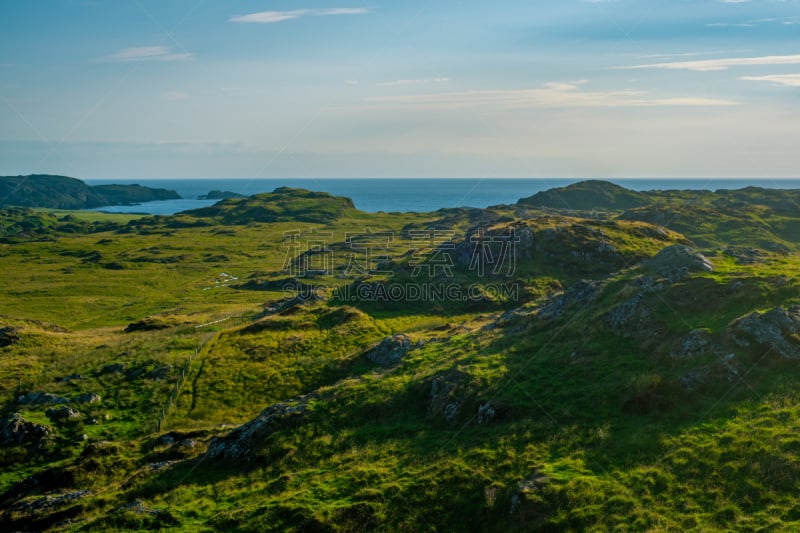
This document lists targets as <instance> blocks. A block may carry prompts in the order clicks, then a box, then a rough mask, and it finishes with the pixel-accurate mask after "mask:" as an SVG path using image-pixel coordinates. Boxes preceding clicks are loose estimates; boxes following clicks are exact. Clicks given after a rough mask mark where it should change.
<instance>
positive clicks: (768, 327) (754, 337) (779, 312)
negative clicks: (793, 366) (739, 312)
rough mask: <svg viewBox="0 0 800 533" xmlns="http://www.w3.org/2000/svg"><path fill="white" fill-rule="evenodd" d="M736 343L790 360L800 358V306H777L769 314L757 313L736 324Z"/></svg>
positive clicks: (733, 328)
mask: <svg viewBox="0 0 800 533" xmlns="http://www.w3.org/2000/svg"><path fill="white" fill-rule="evenodd" d="M731 329H732V332H733V338H734V341H735V342H736V343H737V344H738V345H739V346H743V347H747V346H751V345H753V344H755V345H757V346H762V347H765V348H767V349H769V350H771V351H772V352H774V353H776V354H777V355H779V356H781V357H785V358H787V359H797V358H800V341H798V338H797V336H796V335H797V333H798V332H799V331H800V306H793V307H790V308H789V309H785V308H784V307H776V308H775V309H772V310H770V311H767V312H766V313H758V312H754V313H751V314H749V315H747V316H745V317H742V318H740V319H738V320H736V321H735V322H734V323H733V324H732V325H731Z"/></svg>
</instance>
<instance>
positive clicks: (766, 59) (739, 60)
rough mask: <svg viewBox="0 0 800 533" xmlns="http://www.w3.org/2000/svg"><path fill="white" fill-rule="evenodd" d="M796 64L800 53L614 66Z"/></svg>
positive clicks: (710, 67) (682, 67)
mask: <svg viewBox="0 0 800 533" xmlns="http://www.w3.org/2000/svg"><path fill="white" fill-rule="evenodd" d="M797 64H800V55H790V56H763V57H734V58H726V59H703V60H697V61H677V62H672V63H652V64H648V65H633V66H628V67H616V68H618V69H646V68H657V69H666V70H695V71H700V72H708V71H713V70H727V69H729V68H731V67H748V66H754V65H797Z"/></svg>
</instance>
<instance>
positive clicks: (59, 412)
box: [44, 405, 81, 422]
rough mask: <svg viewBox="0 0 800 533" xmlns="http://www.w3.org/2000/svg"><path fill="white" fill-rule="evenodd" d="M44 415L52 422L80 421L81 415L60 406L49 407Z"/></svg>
mask: <svg viewBox="0 0 800 533" xmlns="http://www.w3.org/2000/svg"><path fill="white" fill-rule="evenodd" d="M44 414H45V415H46V416H47V418H49V419H50V420H52V421H54V422H69V421H72V420H80V418H81V414H80V413H79V412H78V411H76V410H75V409H73V408H72V407H67V406H65V405H62V406H61V407H49V408H48V409H47V410H46V411H45V412H44Z"/></svg>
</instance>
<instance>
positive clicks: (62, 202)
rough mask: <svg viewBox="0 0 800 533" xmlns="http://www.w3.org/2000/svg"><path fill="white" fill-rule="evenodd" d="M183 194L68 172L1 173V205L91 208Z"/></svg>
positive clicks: (164, 198) (171, 197)
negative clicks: (95, 181) (93, 182)
mask: <svg viewBox="0 0 800 533" xmlns="http://www.w3.org/2000/svg"><path fill="white" fill-rule="evenodd" d="M177 199H180V195H179V194H178V193H176V192H175V191H170V190H167V189H151V188H150V187H143V186H141V185H98V186H95V187H93V186H90V185H87V184H86V183H84V182H83V181H81V180H78V179H75V178H68V177H66V176H52V175H47V174H33V175H30V176H0V207H1V206H5V205H14V206H20V207H47V208H53V209H91V208H93V207H101V206H104V205H126V204H135V203H141V202H151V201H154V200H177Z"/></svg>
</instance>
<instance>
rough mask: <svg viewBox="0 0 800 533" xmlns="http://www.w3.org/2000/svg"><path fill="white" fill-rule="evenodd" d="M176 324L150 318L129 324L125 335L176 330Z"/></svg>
mask: <svg viewBox="0 0 800 533" xmlns="http://www.w3.org/2000/svg"><path fill="white" fill-rule="evenodd" d="M174 327H175V324H174V323H173V322H170V321H167V320H164V319H161V318H156V317H149V318H145V319H142V320H139V321H138V322H132V323H130V324H128V326H127V327H126V328H125V333H133V332H135V331H157V330H160V329H169V328H174Z"/></svg>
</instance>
